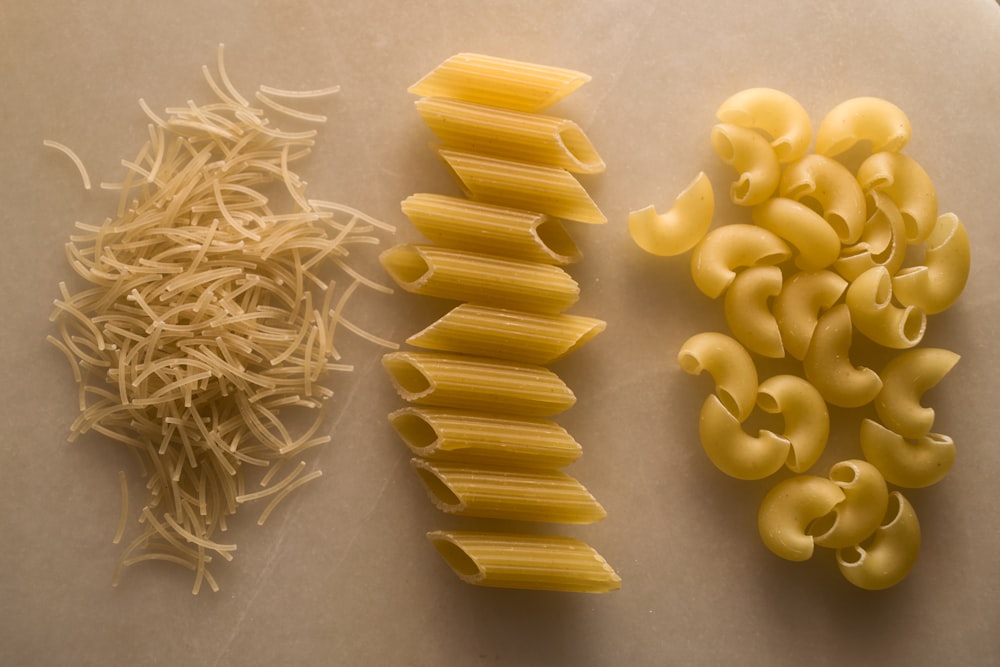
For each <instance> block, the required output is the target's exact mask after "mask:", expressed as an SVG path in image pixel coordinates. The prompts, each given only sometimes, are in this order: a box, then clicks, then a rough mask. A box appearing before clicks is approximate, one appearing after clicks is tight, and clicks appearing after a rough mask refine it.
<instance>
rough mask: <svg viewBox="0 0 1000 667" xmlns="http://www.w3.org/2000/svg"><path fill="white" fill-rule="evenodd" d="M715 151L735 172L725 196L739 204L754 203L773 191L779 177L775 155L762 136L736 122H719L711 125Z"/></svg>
mask: <svg viewBox="0 0 1000 667" xmlns="http://www.w3.org/2000/svg"><path fill="white" fill-rule="evenodd" d="M711 140H712V148H713V149H714V150H715V154H716V155H718V156H719V158H720V159H721V160H722V161H723V162H725V163H726V164H727V165H729V166H730V167H732V168H733V169H735V170H736V172H737V174H739V175H738V176H737V178H736V180H735V181H734V182H733V184H732V186H731V187H730V189H729V198H730V199H731V200H732V202H733V203H734V204H739V205H740V206H756V205H757V204H760V203H761V202H763V201H764V200H765V199H767V198H768V197H770V196H771V195H772V194H774V191H775V190H776V189H777V187H778V179H779V177H780V176H781V166H780V165H779V164H778V156H777V155H776V154H775V152H774V149H773V148H771V144H769V143H768V142H767V139H765V138H764V137H763V136H762V135H760V134H759V133H757V132H754V131H753V130H751V129H748V128H745V127H740V126H738V125H729V124H727V123H722V124H719V125H716V126H715V127H713V128H712V133H711Z"/></svg>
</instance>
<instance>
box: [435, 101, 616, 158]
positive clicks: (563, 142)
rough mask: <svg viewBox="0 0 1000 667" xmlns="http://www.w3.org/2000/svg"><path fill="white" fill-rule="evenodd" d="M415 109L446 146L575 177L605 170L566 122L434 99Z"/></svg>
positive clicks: (583, 136) (586, 141) (580, 134)
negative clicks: (563, 171) (557, 168)
mask: <svg viewBox="0 0 1000 667" xmlns="http://www.w3.org/2000/svg"><path fill="white" fill-rule="evenodd" d="M416 106H417V111H418V112H419V113H420V115H421V116H422V117H423V119H424V122H426V123H427V126H428V127H430V129H431V130H432V131H433V132H434V134H436V135H437V137H438V139H440V140H441V142H442V143H443V144H444V145H445V146H447V147H448V148H454V149H457V150H460V151H465V152H468V153H476V154H478V155H492V156H495V157H499V158H503V159H505V160H513V161H515V162H527V163H530V164H539V165H547V166H550V167H560V168H562V169H565V170H567V171H571V172H574V173H581V174H597V173H600V172H602V171H604V169H605V165H604V160H602V159H601V156H600V155H598V153H597V150H596V149H595V148H594V146H593V144H591V143H590V140H589V139H588V138H587V135H586V134H584V132H583V130H582V129H580V126H579V125H577V124H576V123H574V122H573V121H571V120H568V119H566V118H558V117H556V116H545V115H542V114H538V113H526V112H523V111H511V110H508V109H500V108H497V107H492V106H486V105H482V104H472V103H469V102H461V101H458V100H448V99H443V98H438V97H424V98H422V99H420V100H417V102H416Z"/></svg>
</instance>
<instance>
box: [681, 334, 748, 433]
mask: <svg viewBox="0 0 1000 667" xmlns="http://www.w3.org/2000/svg"><path fill="white" fill-rule="evenodd" d="M677 363H678V365H680V367H681V368H682V369H683V370H684V372H686V373H690V374H691V375H700V374H701V373H702V372H703V371H707V372H708V374H709V375H711V376H712V380H713V381H714V382H715V393H716V395H717V396H718V397H719V400H720V401H721V402H722V405H724V406H725V408H726V409H727V410H728V411H729V412H730V413H731V414H732V415H733V416H734V417H736V419H737V420H738V421H739V422H743V421H745V420H746V419H747V417H749V416H750V413H751V412H752V411H753V407H754V405H755V404H756V402H757V366H756V365H755V364H754V362H753V358H752V357H751V356H750V353H749V352H747V350H746V348H745V347H743V345H741V344H740V343H739V341H737V340H735V339H734V338H732V337H730V336H727V335H726V334H723V333H717V332H714V331H706V332H702V333H698V334H695V335H693V336H691V337H690V338H688V339H687V340H686V341H684V344H683V345H681V349H680V350H679V351H678V352H677Z"/></svg>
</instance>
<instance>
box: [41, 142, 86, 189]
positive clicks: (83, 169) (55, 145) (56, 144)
mask: <svg viewBox="0 0 1000 667" xmlns="http://www.w3.org/2000/svg"><path fill="white" fill-rule="evenodd" d="M42 145H44V146H48V147H49V148H55V149H56V150H57V151H61V152H62V153H64V154H65V155H66V156H67V157H68V158H69V159H70V160H72V161H73V164H74V165H76V169H77V171H79V172H80V178H82V179H83V189H84V190H89V189H90V175H89V174H88V173H87V168H86V167H85V166H84V165H83V160H81V159H80V156H79V155H77V154H76V152H75V151H74V150H73V149H72V148H70V147H69V146H67V145H65V144H62V143H60V142H58V141H52V140H51V139H45V140H44V141H42Z"/></svg>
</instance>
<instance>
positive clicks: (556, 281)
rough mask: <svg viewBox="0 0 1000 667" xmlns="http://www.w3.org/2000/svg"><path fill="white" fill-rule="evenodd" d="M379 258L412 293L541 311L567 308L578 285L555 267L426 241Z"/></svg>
mask: <svg viewBox="0 0 1000 667" xmlns="http://www.w3.org/2000/svg"><path fill="white" fill-rule="evenodd" d="M379 261H380V262H381V263H382V266H383V267H385V270H386V271H388V273H389V275H390V276H391V277H392V279H393V280H395V281H396V283H397V284H398V285H399V286H400V287H402V288H403V289H405V290H406V291H408V292H412V293H414V294H422V295H425V296H434V297H439V298H442V299H455V300H457V301H474V302H477V303H482V304H485V305H489V306H494V307H497V308H511V309H515V310H525V311H531V312H539V313H558V312H560V311H563V310H566V309H567V308H569V307H570V306H572V305H573V304H574V303H576V300H577V299H578V298H579V295H580V286H579V285H577V283H576V281H575V280H573V278H572V277H571V276H570V275H569V274H568V273H566V272H565V271H563V270H562V269H560V268H559V267H557V266H549V265H547V264H539V263H537V262H525V261H521V260H514V259H507V258H502V257H494V256H492V255H486V254H481V253H474V252H468V251H465V250H455V249H452V248H440V247H435V246H427V245H397V246H395V247H393V248H390V249H388V250H386V251H385V252H383V253H382V254H381V255H380V256H379Z"/></svg>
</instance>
